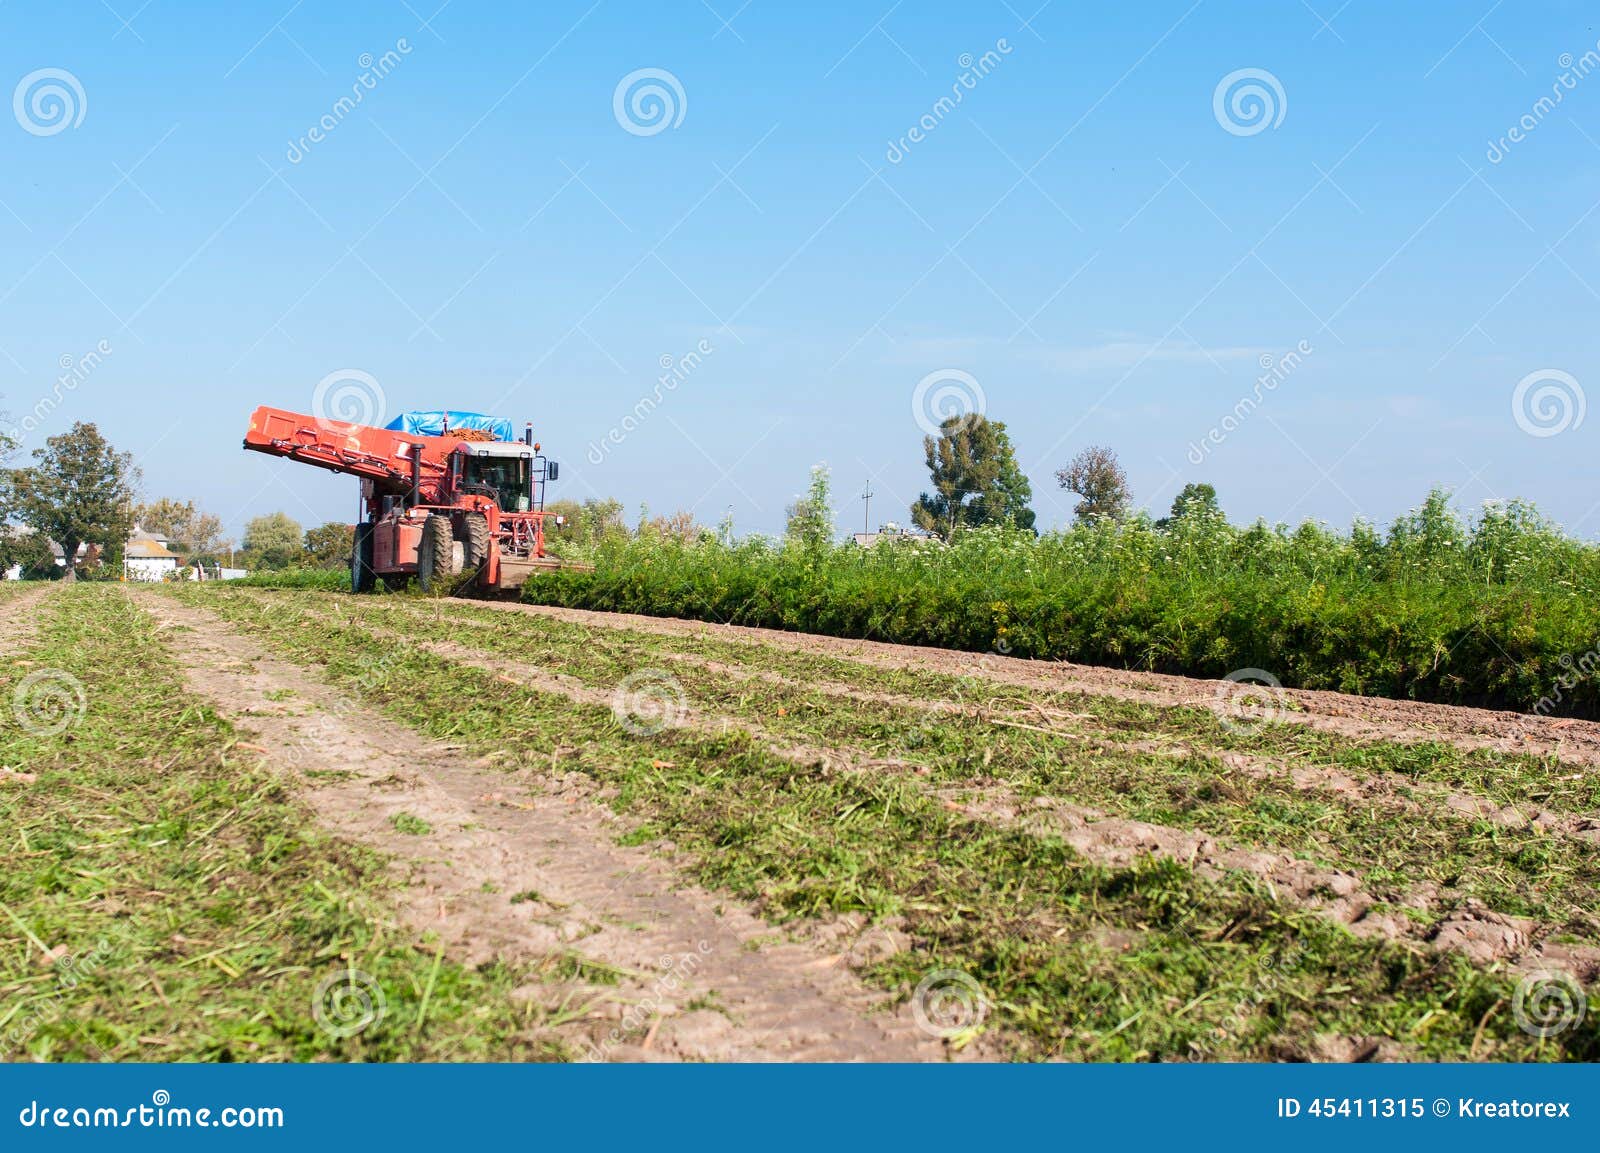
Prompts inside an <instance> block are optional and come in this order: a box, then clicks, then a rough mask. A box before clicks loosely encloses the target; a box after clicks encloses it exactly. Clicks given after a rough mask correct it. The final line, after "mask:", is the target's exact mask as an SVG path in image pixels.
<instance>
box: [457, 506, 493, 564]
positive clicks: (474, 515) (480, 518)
mask: <svg viewBox="0 0 1600 1153" xmlns="http://www.w3.org/2000/svg"><path fill="white" fill-rule="evenodd" d="M461 540H462V545H463V548H462V554H461V561H462V570H461V571H462V572H469V573H471V574H472V575H473V579H475V580H477V579H480V578H481V577H482V576H483V572H484V570H485V569H487V568H488V567H489V549H490V547H491V545H492V541H491V539H490V537H489V518H488V517H486V516H484V515H483V514H482V513H481V512H469V513H467V514H465V515H464V516H462V518H461Z"/></svg>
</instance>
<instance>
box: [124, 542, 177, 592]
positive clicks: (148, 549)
mask: <svg viewBox="0 0 1600 1153" xmlns="http://www.w3.org/2000/svg"><path fill="white" fill-rule="evenodd" d="M135 531H136V532H137V530H135ZM177 571H178V555H177V554H176V553H174V552H171V551H170V550H169V549H168V548H167V546H166V543H165V538H164V537H163V538H157V537H155V536H135V537H133V538H131V539H130V540H129V541H128V544H127V547H126V548H125V549H124V550H123V553H122V575H123V576H124V577H125V578H126V579H128V580H131V581H162V580H166V579H167V575H168V574H169V573H174V572H177Z"/></svg>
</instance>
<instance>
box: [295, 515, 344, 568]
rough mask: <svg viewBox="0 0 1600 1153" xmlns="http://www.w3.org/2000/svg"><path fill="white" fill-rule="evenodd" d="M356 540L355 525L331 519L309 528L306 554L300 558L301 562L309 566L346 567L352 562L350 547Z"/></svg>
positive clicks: (306, 539)
mask: <svg viewBox="0 0 1600 1153" xmlns="http://www.w3.org/2000/svg"><path fill="white" fill-rule="evenodd" d="M354 541H355V529H354V527H353V526H351V525H347V524H344V523H342V522H340V521H336V520H330V521H329V522H328V523H327V524H319V525H318V526H317V527H316V528H308V529H307V530H306V538H305V546H306V547H305V555H304V556H302V557H301V558H300V563H301V564H303V565H305V566H306V567H307V568H329V569H341V568H345V567H347V566H348V565H349V564H350V549H351V547H352V545H353V544H354Z"/></svg>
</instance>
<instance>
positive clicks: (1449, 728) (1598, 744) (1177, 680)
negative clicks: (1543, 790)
mask: <svg viewBox="0 0 1600 1153" xmlns="http://www.w3.org/2000/svg"><path fill="white" fill-rule="evenodd" d="M477 603H481V604H483V605H485V606H487V607H490V608H495V609H500V610H503V611H506V612H515V613H528V614H532V615H536V616H548V617H554V618H555V619H558V620H564V621H572V622H575V623H578V624H584V625H590V626H594V627H598V628H609V629H633V630H637V631H640V632H650V633H657V634H660V635H663V636H683V637H703V638H707V639H711V640H719V641H737V642H742V643H747V644H757V645H769V646H771V647H774V648H779V649H784V650H787V651H789V652H798V653H806V654H811V655H820V656H830V657H838V658H842V659H846V660H853V661H857V662H861V663H864V664H870V665H876V666H879V667H882V668H892V669H915V670H920V671H925V672H935V673H944V674H947V675H951V676H963V677H981V678H985V679H987V680H991V681H995V682H998V683H1002V684H1014V685H1019V686H1023V687H1026V688H1031V689H1036V690H1043V691H1047V692H1068V693H1085V694H1089V695H1093V696H1109V697H1116V698H1119V699H1123V700H1130V701H1139V702H1142V703H1145V704H1153V705H1163V706H1175V705H1188V706H1199V707H1204V708H1209V707H1211V706H1212V704H1213V703H1214V702H1215V701H1216V699H1217V696H1216V694H1217V692H1218V690H1219V687H1221V686H1224V685H1225V684H1226V682H1222V681H1211V680H1196V679H1193V678H1189V677H1177V676H1168V675H1166V674H1162V673H1144V672H1128V671H1124V670H1121V669H1108V668H1098V667H1094V666H1090V665H1075V664H1069V663H1067V662H1064V661H1062V662H1054V661H1030V660H1022V659H1020V658H1017V657H1003V656H996V655H995V654H992V653H984V654H979V653H967V652H957V651H954V650H951V649H938V648H928V647H924V646H918V645H894V644H887V643H884V642H882V641H867V640H850V639H845V638H840V637H826V636H816V635H812V634H809V633H790V632H782V631H779V630H776V629H760V628H750V627H747V626H744V625H718V624H708V623H706V622H703V621H687V620H676V619H670V618H665V617H649V616H639V615H636V614H631V613H603V612H591V611H588V610H586V609H567V608H555V607H551V606H546V605H529V604H521V603H517V602H509V601H482V602H477ZM1281 691H1282V694H1283V700H1284V701H1286V702H1287V707H1286V708H1284V709H1283V710H1281V719H1282V720H1284V721H1286V722H1292V723H1298V724H1304V725H1307V726H1309V727H1310V728H1314V729H1318V730H1320V731H1323V732H1330V733H1336V734H1338V735H1340V736H1345V737H1353V738H1356V739H1361V740H1386V741H1398V742H1405V743H1416V742H1420V741H1442V742H1447V743H1449V744H1453V745H1455V746H1457V747H1458V748H1463V749H1481V748H1487V749H1496V750H1499V751H1501V752H1506V753H1529V754H1535V755H1540V756H1554V757H1557V758H1558V759H1560V760H1562V761H1564V762H1568V763H1571V764H1577V765H1600V723H1596V722H1593V721H1581V720H1574V719H1569V718H1557V717H1541V716H1538V715H1536V714H1533V713H1511V712H1502V711H1497V710H1492V709H1474V708H1465V707H1462V706H1458V705H1436V704H1427V703H1424V702H1420V701H1397V700H1388V699H1385V698H1381V697H1356V696H1349V695H1346V694H1343V693H1332V692H1320V691H1312V690H1305V689H1284V690H1281Z"/></svg>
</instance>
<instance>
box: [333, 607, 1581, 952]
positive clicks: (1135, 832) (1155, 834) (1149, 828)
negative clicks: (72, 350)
mask: <svg viewBox="0 0 1600 1153" xmlns="http://www.w3.org/2000/svg"><path fill="white" fill-rule="evenodd" d="M361 627H363V628H364V629H366V630H367V631H370V632H373V633H374V634H376V635H381V636H384V637H386V638H387V639H392V640H395V641H397V642H399V643H402V644H408V645H412V646H414V647H416V648H417V649H418V650H420V651H423V652H427V653H430V654H432V655H434V656H438V657H441V658H443V659H445V660H448V661H451V662H453V663H456V664H460V665H465V666H467V667H470V668H476V669H478V670H480V671H483V672H488V673H492V674H494V675H496V676H498V677H500V678H501V679H502V680H505V681H507V682H509V683H511V684H515V685H517V686H519V687H523V688H531V689H534V690H536V691H542V692H549V693H555V694H559V695H561V696H565V697H567V698H568V699H569V700H572V701H574V702H577V703H580V704H587V705H592V706H599V707H609V706H610V703H611V699H612V698H611V694H609V693H606V692H603V691H601V690H598V689H594V688H591V687H589V686H587V685H585V684H584V683H583V682H582V681H580V680H578V679H577V678H576V677H571V676H566V675H562V674H555V673H551V672H549V671H548V670H545V669H541V668H538V667H536V666H533V665H529V664H526V663H524V662H520V661H516V660H513V659H511V658H508V657H500V656H495V655H491V654H487V653H483V652H480V651H478V650H476V649H472V648H469V647H467V646H465V645H462V644H459V643H457V642H454V641H444V640H419V639H417V638H416V637H414V636H410V635H408V634H405V633H400V632H395V631H392V630H386V629H383V628H382V627H381V626H378V625H375V624H374V623H373V622H371V621H366V622H362V625H361ZM681 723H682V725H683V727H685V728H690V729H693V730H695V731H697V732H702V733H705V734H706V735H711V736H714V735H718V734H726V733H727V732H728V731H730V730H733V729H736V730H740V731H743V732H746V733H749V734H750V735H751V736H752V737H754V738H755V739H757V740H759V741H761V742H762V743H763V744H764V745H766V747H767V748H768V751H770V752H772V753H773V754H774V755H777V756H780V757H783V758H785V759H787V760H791V761H794V762H795V763H797V764H800V765H803V766H805V767H808V768H810V767H814V766H816V765H818V764H819V763H820V764H821V765H822V766H824V767H825V768H827V769H829V770H836V771H844V772H853V773H870V772H882V771H889V772H895V773H899V774H904V775H909V776H911V777H912V778H913V779H914V778H916V777H919V776H921V775H922V773H921V772H919V766H917V765H916V764H915V763H914V762H909V761H900V760H896V759H890V758H872V757H869V756H866V755H864V754H863V753H862V752H861V751H860V750H856V749H852V748H847V747H822V746H815V745H805V744H797V743H796V742H794V741H793V740H792V739H791V738H788V737H786V736H782V735H779V734H775V733H772V732H770V731H768V730H766V729H764V728H762V727H761V726H760V725H758V724H756V723H754V722H750V721H746V720H743V719H741V718H737V717H730V716H723V715H715V714H708V713H701V712H697V711H694V710H692V709H691V710H687V711H686V712H685V713H684V715H683V716H682V718H681ZM1254 771H1255V772H1257V773H1259V774H1261V775H1266V774H1267V772H1270V773H1271V775H1272V776H1274V777H1278V776H1281V774H1280V773H1278V772H1277V771H1276V769H1275V768H1273V769H1270V770H1268V769H1264V768H1262V767H1260V766H1257V767H1255V768H1254ZM579 787H580V788H582V789H585V790H589V791H592V789H593V785H592V783H589V782H585V783H583V784H580V785H579ZM924 791H926V792H927V793H928V794H929V795H930V796H933V797H936V798H937V799H939V800H940V801H941V802H943V803H944V805H945V807H946V808H947V809H950V810H951V811H956V812H960V813H962V814H963V815H966V816H968V817H971V818H973V819H975V820H981V821H986V822H989V823H992V824H997V825H1003V826H1016V827H1020V828H1023V829H1026V830H1028V831H1032V832H1035V833H1040V832H1042V833H1048V834H1049V835H1053V836H1058V837H1060V838H1061V839H1062V840H1064V841H1065V842H1066V843H1067V844H1068V845H1070V846H1071V847H1072V848H1073V849H1074V850H1076V851H1077V852H1079V853H1081V854H1082V855H1083V856H1084V857H1085V858H1086V859H1088V860H1090V861H1092V862H1094V863H1096V864H1100V865H1105V866H1108V867H1113V868H1123V867H1127V866H1129V865H1132V864H1133V863H1134V862H1135V861H1136V860H1138V859H1139V858H1140V857H1144V856H1165V857H1171V858H1173V859H1174V860H1177V861H1179V862H1180V863H1182V864H1184V865H1187V866H1189V867H1191V868H1194V869H1195V870H1197V871H1198V872H1200V873H1201V874H1202V875H1206V876H1211V877H1219V876H1223V875H1226V874H1228V873H1248V874H1251V875H1253V876H1256V877H1259V878H1261V879H1262V880H1264V881H1266V882H1267V884H1268V885H1269V886H1271V888H1272V890H1273V892H1274V894H1275V895H1277V896H1278V897H1280V898H1283V899H1287V900H1289V901H1290V902H1291V903H1294V904H1296V905H1299V906H1300V907H1302V908H1306V909H1308V910H1310V911H1313V912H1316V913H1318V914H1320V915H1322V916H1326V917H1329V918H1330V919H1332V920H1334V921H1337V922H1338V923H1340V924H1342V925H1344V926H1345V927H1346V928H1348V929H1349V930H1350V931H1351V932H1353V933H1355V934H1357V935H1358V936H1370V937H1381V938H1384V939H1387V940H1400V939H1406V940H1412V941H1416V942H1418V943H1423V944H1427V945H1431V946H1432V947H1434V948H1437V949H1440V950H1448V951H1454V952H1459V953H1462V954H1463V955H1465V956H1467V957H1468V958H1470V959H1472V960H1474V961H1477V962H1480V963H1486V962H1491V961H1509V962H1511V963H1512V964H1514V966H1515V967H1517V968H1519V969H1537V968H1539V967H1541V966H1542V965H1549V964H1559V965H1561V966H1562V967H1565V968H1568V969H1572V970H1574V971H1576V972H1579V973H1583V974H1588V976H1586V977H1585V978H1584V979H1586V980H1587V979H1590V978H1591V977H1592V976H1593V975H1594V974H1596V973H1600V948H1595V947H1590V946H1582V945H1570V946H1569V945H1562V944H1559V943H1557V942H1556V941H1555V940H1554V939H1553V938H1554V937H1555V936H1556V935H1557V934H1558V932H1559V931H1558V930H1557V929H1556V928H1555V927H1553V926H1549V925H1541V924H1539V923H1537V922H1535V921H1532V920H1530V919H1528V918H1522V917H1513V916H1509V915H1506V914H1502V913H1499V912H1496V911H1495V910H1493V909H1491V908H1489V907H1488V906H1486V905H1485V904H1483V903H1482V902H1481V901H1477V900H1474V899H1464V898H1463V897H1462V896H1461V895H1460V894H1459V893H1454V892H1451V891H1447V890H1440V889H1437V888H1433V887H1421V888H1417V889H1413V890H1412V891H1410V892H1407V893H1405V894H1404V895H1403V896H1402V897H1401V898H1400V899H1399V901H1398V903H1397V906H1391V907H1390V908H1382V909H1380V908H1378V906H1379V905H1381V904H1385V903H1384V902H1380V901H1379V900H1377V899H1376V898H1375V897H1374V896H1373V895H1372V894H1371V893H1370V892H1369V891H1368V890H1367V889H1366V887H1365V886H1364V884H1363V883H1362V880H1361V878H1360V877H1358V876H1357V875H1356V874H1355V873H1353V872H1350V871H1348V870H1344V869H1336V868H1328V867H1326V866H1322V865H1317V864H1314V863H1312V862H1309V861H1305V860H1301V859H1299V858H1297V857H1294V856H1292V855H1290V854H1289V853H1286V852H1281V851H1278V852H1274V851H1271V850H1264V849H1251V848H1246V847H1243V846H1237V845H1230V844H1228V843H1227V842H1225V841H1224V840H1222V839H1219V838H1217V837H1214V836H1212V835H1210V834H1207V833H1203V832H1199V831H1196V830H1189V829H1178V828H1173V827H1171V826H1166V825H1157V824H1153V823H1151V822H1148V821H1140V820H1136V819H1132V818H1126V817H1115V816H1110V815H1108V814H1106V813H1103V812H1101V811H1099V810H1096V809H1093V808H1088V807H1085V806H1081V805H1074V804H1071V803H1070V802H1067V801H1061V800H1056V799H1054V798H1044V797H1039V798H1032V799H1029V798H1025V797H1023V796H1021V795H1019V794H1017V793H1015V792H1014V791H1012V790H1011V789H1009V788H1008V787H1006V786H1005V785H1003V784H982V783H978V782H974V783H972V784H970V785H951V786H945V787H939V788H935V787H932V785H931V782H930V783H928V784H927V785H926V786H925V787H924ZM1394 800H1395V801H1397V802H1400V803H1405V801H1404V798H1394ZM1402 908H1409V909H1415V910H1418V911H1423V912H1429V913H1433V914H1436V915H1437V917H1438V919H1437V920H1436V921H1435V922H1434V923H1433V924H1432V926H1431V927H1428V926H1423V925H1420V924H1419V923H1417V922H1416V921H1415V920H1414V919H1413V918H1411V917H1408V916H1406V915H1405V914H1404V913H1403V912H1402V911H1400V909H1402ZM1391 910H1392V911H1391Z"/></svg>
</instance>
